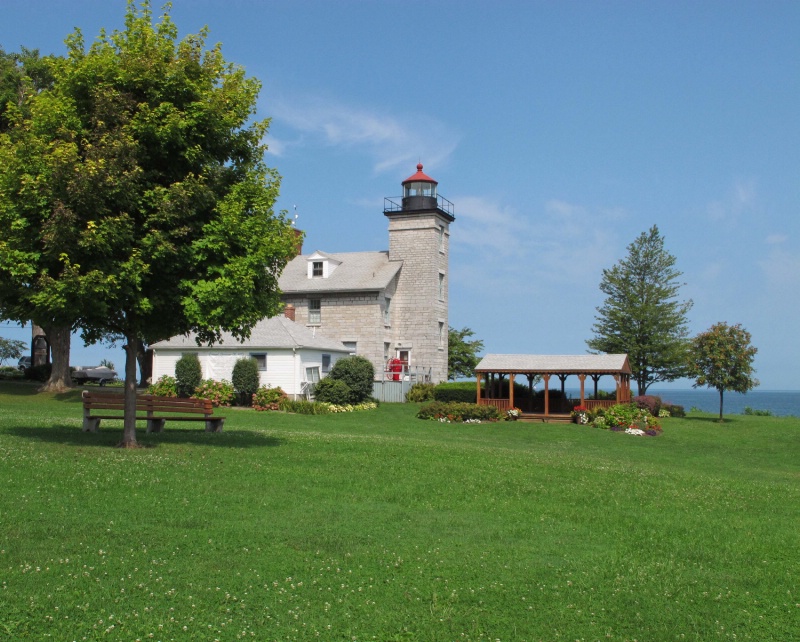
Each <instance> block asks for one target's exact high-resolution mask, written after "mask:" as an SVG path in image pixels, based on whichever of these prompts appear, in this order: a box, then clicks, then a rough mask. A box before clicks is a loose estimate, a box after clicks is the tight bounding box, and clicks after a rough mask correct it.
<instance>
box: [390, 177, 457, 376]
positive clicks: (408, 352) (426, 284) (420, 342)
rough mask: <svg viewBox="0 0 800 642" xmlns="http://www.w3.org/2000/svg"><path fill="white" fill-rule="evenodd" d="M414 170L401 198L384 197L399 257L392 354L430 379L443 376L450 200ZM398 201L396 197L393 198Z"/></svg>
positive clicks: (451, 218) (392, 245)
mask: <svg viewBox="0 0 800 642" xmlns="http://www.w3.org/2000/svg"><path fill="white" fill-rule="evenodd" d="M423 169H424V168H423V165H422V163H419V164H418V165H417V171H416V173H415V174H412V175H411V176H409V177H408V178H407V179H405V180H404V181H403V182H402V183H401V185H402V187H403V195H402V197H401V198H400V199H397V198H396V197H394V198H387V199H385V201H384V215H385V216H386V217H387V218H388V219H389V260H390V261H402V265H403V267H402V278H401V279H400V280H399V281H398V284H397V290H396V292H395V293H394V297H393V298H392V301H391V306H392V312H393V315H392V318H393V319H394V321H393V323H392V326H391V332H392V335H393V341H392V353H393V356H394V357H395V358H396V359H400V360H401V361H404V362H406V363H407V364H408V365H409V367H410V368H411V369H413V368H414V366H424V367H425V368H426V370H428V369H429V372H430V375H429V376H430V380H431V381H433V382H439V381H446V380H447V335H448V330H449V326H448V290H449V271H448V270H449V248H450V225H451V224H452V223H453V221H455V214H454V207H453V204H452V203H451V202H450V201H448V200H447V199H446V198H444V197H443V196H441V195H440V194H439V183H438V181H436V180H434V179H433V178H431V177H430V176H429V175H427V174H426V173H425V172H424V171H423ZM398 201H399V202H398Z"/></svg>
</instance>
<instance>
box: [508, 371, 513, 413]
mask: <svg viewBox="0 0 800 642" xmlns="http://www.w3.org/2000/svg"><path fill="white" fill-rule="evenodd" d="M508 403H509V404H510V405H511V408H513V407H514V373H513V372H510V373H509V374H508Z"/></svg>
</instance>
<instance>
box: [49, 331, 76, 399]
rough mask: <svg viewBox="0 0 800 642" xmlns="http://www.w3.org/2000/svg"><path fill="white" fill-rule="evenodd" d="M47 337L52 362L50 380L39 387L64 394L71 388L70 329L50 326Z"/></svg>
mask: <svg viewBox="0 0 800 642" xmlns="http://www.w3.org/2000/svg"><path fill="white" fill-rule="evenodd" d="M47 336H48V337H49V339H50V350H51V352H52V354H53V361H52V364H51V365H52V369H51V371H50V379H48V381H47V383H45V384H44V385H43V386H42V387H41V390H43V391H47V392H64V391H65V390H68V389H69V388H71V387H72V378H71V377H70V374H69V348H70V343H71V338H72V329H71V328H70V326H68V325H51V326H48V327H47Z"/></svg>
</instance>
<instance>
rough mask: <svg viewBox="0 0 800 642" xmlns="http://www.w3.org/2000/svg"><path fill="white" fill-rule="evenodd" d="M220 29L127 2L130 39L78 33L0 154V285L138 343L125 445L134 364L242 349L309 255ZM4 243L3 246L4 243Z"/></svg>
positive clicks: (92, 331)
mask: <svg viewBox="0 0 800 642" xmlns="http://www.w3.org/2000/svg"><path fill="white" fill-rule="evenodd" d="M205 38H206V31H205V30H203V31H202V32H201V33H200V34H199V35H190V36H186V37H185V38H183V39H182V40H178V38H177V28H176V26H175V24H174V23H173V22H172V21H171V19H170V17H169V15H167V14H165V15H163V16H162V17H161V18H160V20H159V21H158V22H157V23H156V24H154V22H153V16H152V13H151V8H150V3H149V1H144V2H142V3H141V4H140V5H138V6H137V5H136V3H135V2H133V0H131V1H130V2H129V3H128V6H127V12H126V16H125V28H124V30H122V31H114V32H113V33H112V34H110V35H108V34H105V33H102V34H101V35H100V37H99V38H98V40H97V41H96V42H95V43H94V44H92V45H91V46H90V47H89V48H88V49H87V48H86V47H85V45H84V40H83V37H82V35H81V33H80V31H75V32H74V33H73V34H72V35H71V36H70V37H69V38H68V39H67V41H66V42H67V48H68V55H67V57H66V58H65V59H63V60H62V61H59V62H58V64H56V65H55V71H54V78H55V80H54V85H53V87H52V89H49V90H45V91H42V92H40V93H39V94H38V95H36V96H34V97H33V98H31V101H30V115H26V114H23V113H18V114H17V115H16V120H15V123H14V125H13V127H12V128H11V131H10V132H9V134H8V135H7V136H6V138H5V140H4V141H3V142H2V144H0V163H2V164H3V168H2V169H0V181H1V182H0V220H2V232H10V233H11V238H10V239H9V240H8V241H6V242H5V243H4V244H3V245H2V246H0V277H2V278H5V279H8V280H9V281H10V282H11V283H13V287H14V288H16V290H17V291H18V292H23V291H26V289H27V290H28V291H29V292H31V294H30V297H31V299H32V300H33V301H34V302H35V303H36V304H37V305H40V306H41V307H42V308H44V309H47V310H49V311H51V312H53V313H57V314H58V315H60V316H61V317H63V318H65V319H73V320H75V321H76V323H77V324H78V325H79V327H81V329H82V331H83V336H84V339H85V340H86V341H88V342H96V341H117V340H121V341H123V342H124V347H125V352H126V364H125V395H126V408H125V422H124V435H123V442H122V445H124V446H133V445H135V444H136V429H135V421H134V419H135V392H136V356H137V351H138V349H139V348H140V346H141V345H142V343H144V344H150V343H152V342H155V341H158V340H161V339H165V338H168V337H170V336H174V335H176V334H182V333H186V332H190V331H192V332H195V333H197V335H198V338H199V340H200V341H204V342H213V341H215V340H218V339H219V337H220V334H221V332H222V331H230V332H232V333H233V334H234V336H236V337H238V338H244V337H246V336H247V335H248V334H249V331H250V329H251V328H252V326H253V325H254V324H255V323H256V322H257V321H258V320H259V319H261V318H263V317H265V316H270V315H274V314H277V313H278V312H279V310H280V296H279V290H278V285H277V281H278V276H279V275H280V273H281V271H282V270H283V268H284V266H285V265H286V262H287V261H288V260H289V259H290V258H291V257H292V256H293V255H294V254H295V251H296V249H295V248H296V240H295V236H294V233H293V230H292V227H291V225H290V222H289V221H288V220H287V218H286V217H285V215H284V214H283V213H282V214H280V215H275V214H274V213H273V204H274V202H275V199H276V197H277V194H278V187H279V181H280V178H279V176H278V175H277V173H276V172H275V170H273V169H269V168H267V167H266V166H265V164H264V161H263V155H264V151H265V145H264V144H263V139H264V136H265V134H266V131H267V127H268V121H266V120H262V121H257V120H253V118H252V117H253V115H254V113H255V105H256V99H257V96H258V92H259V89H260V84H259V82H258V81H257V80H255V79H252V78H248V77H246V75H245V73H244V70H243V69H242V68H240V67H237V66H234V65H232V64H229V63H227V62H226V61H225V60H224V58H223V56H222V52H221V48H220V46H219V45H217V46H215V47H212V48H210V49H207V48H206V46H205ZM0 243H2V241H0Z"/></svg>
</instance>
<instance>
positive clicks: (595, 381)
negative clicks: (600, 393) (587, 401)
mask: <svg viewBox="0 0 800 642" xmlns="http://www.w3.org/2000/svg"><path fill="white" fill-rule="evenodd" d="M590 376H591V377H592V381H594V398H595V399H597V382H598V381H600V377H601V376H602V375H599V374H593V375H590Z"/></svg>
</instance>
